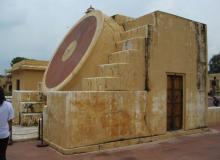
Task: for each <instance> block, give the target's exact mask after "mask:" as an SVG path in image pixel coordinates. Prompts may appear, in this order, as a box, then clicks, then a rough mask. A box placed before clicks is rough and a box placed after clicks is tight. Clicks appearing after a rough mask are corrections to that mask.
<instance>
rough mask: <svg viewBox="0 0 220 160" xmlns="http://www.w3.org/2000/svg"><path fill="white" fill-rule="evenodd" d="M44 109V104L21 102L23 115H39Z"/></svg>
mask: <svg viewBox="0 0 220 160" xmlns="http://www.w3.org/2000/svg"><path fill="white" fill-rule="evenodd" d="M43 108H44V103H43V102H20V110H19V111H20V112H22V113H39V112H42V111H43Z"/></svg>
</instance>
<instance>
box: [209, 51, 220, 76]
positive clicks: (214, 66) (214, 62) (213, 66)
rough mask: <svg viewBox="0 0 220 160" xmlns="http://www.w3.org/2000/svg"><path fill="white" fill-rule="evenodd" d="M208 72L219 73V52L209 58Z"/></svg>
mask: <svg viewBox="0 0 220 160" xmlns="http://www.w3.org/2000/svg"><path fill="white" fill-rule="evenodd" d="M209 73H220V52H219V53H218V54H216V55H214V56H212V58H211V59H210V61H209Z"/></svg>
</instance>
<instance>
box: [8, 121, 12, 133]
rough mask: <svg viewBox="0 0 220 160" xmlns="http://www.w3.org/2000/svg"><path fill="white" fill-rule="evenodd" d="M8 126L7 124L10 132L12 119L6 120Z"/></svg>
mask: <svg viewBox="0 0 220 160" xmlns="http://www.w3.org/2000/svg"><path fill="white" fill-rule="evenodd" d="M8 126H9V131H10V132H11V130H12V119H11V120H9V121H8Z"/></svg>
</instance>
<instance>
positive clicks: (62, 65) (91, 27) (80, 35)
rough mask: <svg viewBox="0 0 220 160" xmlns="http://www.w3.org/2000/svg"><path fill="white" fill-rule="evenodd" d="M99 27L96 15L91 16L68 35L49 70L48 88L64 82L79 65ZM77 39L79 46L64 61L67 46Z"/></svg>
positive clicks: (46, 80) (46, 81)
mask: <svg viewBox="0 0 220 160" xmlns="http://www.w3.org/2000/svg"><path fill="white" fill-rule="evenodd" d="M96 27H97V19H96V17H95V16H89V17H87V18H85V19H84V20H83V21H81V22H80V23H79V24H78V25H77V26H75V27H74V28H73V30H72V31H71V32H70V33H69V34H68V35H67V36H66V38H65V39H64V40H63V42H62V43H61V45H60V46H59V48H58V50H57V51H56V53H55V55H54V57H53V59H52V60H51V62H50V65H49V68H48V70H47V74H46V79H45V83H46V86H47V88H53V87H56V86H57V85H59V84H60V83H61V82H63V81H64V80H65V79H66V78H67V77H68V76H69V75H70V73H71V72H72V71H73V70H74V68H75V67H76V66H77V64H78V63H79V61H80V60H81V58H82V57H83V55H84V54H85V53H86V50H87V49H88V47H89V45H90V43H91V41H92V39H93V36H94V34H95V31H96ZM73 41H77V46H76V48H75V50H74V51H73V53H72V54H71V56H70V57H69V58H68V59H67V60H66V61H62V56H63V54H64V52H65V50H66V48H67V47H68V46H69V45H70V43H71V42H73Z"/></svg>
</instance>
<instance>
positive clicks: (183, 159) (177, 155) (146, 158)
mask: <svg viewBox="0 0 220 160" xmlns="http://www.w3.org/2000/svg"><path fill="white" fill-rule="evenodd" d="M36 144H37V141H33V140H32V141H26V142H17V143H14V144H13V145H12V146H9V147H8V151H7V157H8V159H7V160H220V124H219V125H216V126H212V127H210V131H209V132H205V133H200V134H194V135H188V136H182V137H178V138H172V139H169V140H163V141H160V142H153V143H145V144H139V145H134V146H129V147H124V148H118V149H113V150H106V151H102V152H93V153H86V154H79V155H62V154H60V153H58V152H56V151H55V150H53V149H52V148H50V147H45V148H38V147H36Z"/></svg>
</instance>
